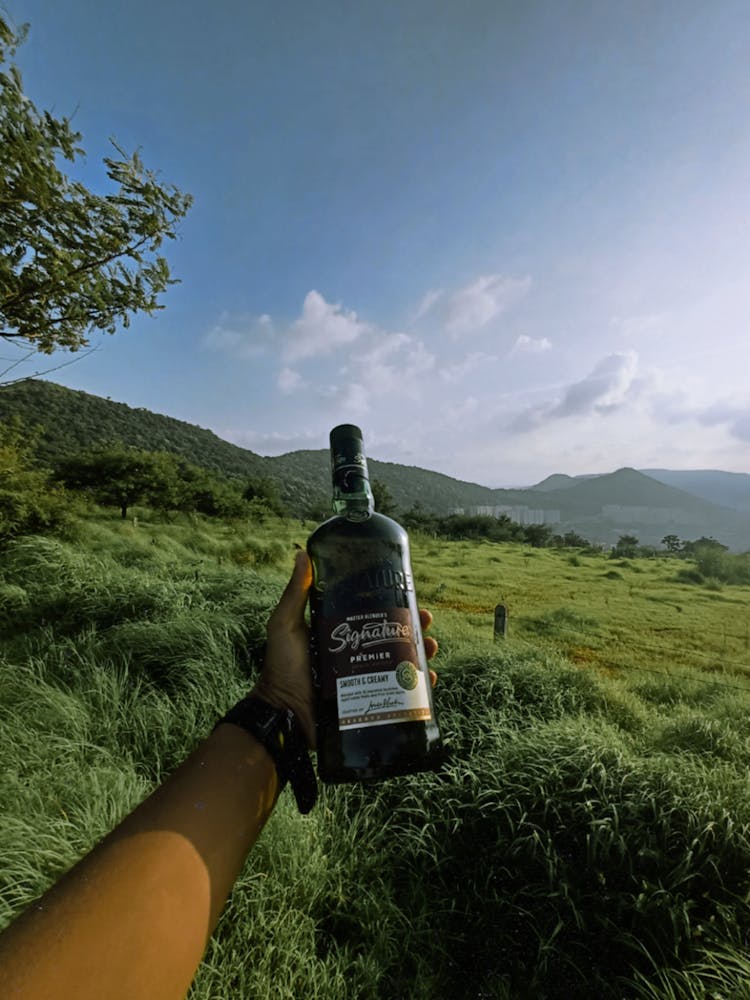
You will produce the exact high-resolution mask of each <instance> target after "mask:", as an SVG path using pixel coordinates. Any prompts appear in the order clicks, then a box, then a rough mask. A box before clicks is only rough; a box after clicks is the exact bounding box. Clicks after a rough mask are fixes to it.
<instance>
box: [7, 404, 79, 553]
mask: <svg viewBox="0 0 750 1000" xmlns="http://www.w3.org/2000/svg"><path fill="white" fill-rule="evenodd" d="M35 435H36V431H35V430H33V431H32V432H31V433H30V432H29V428H28V427H26V426H24V424H23V422H22V421H21V419H20V418H19V417H12V418H11V419H10V420H4V421H2V422H0V545H2V544H3V543H4V542H7V541H8V540H9V539H11V538H15V537H16V536H18V535H27V534H39V533H42V532H47V531H54V530H57V529H58V528H62V527H64V526H65V525H66V524H67V523H68V520H69V518H70V507H71V500H72V498H71V497H70V495H67V494H66V493H65V491H64V490H63V489H62V488H61V487H60V486H57V485H54V484H50V482H49V481H48V476H47V474H46V473H44V472H42V471H40V470H39V469H38V468H36V467H35V465H34V455H33V446H34V437H35Z"/></svg>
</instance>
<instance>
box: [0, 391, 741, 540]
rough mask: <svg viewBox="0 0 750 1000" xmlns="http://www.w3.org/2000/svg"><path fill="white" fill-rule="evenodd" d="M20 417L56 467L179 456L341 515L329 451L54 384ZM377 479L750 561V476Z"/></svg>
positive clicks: (435, 498) (19, 395) (409, 495)
mask: <svg viewBox="0 0 750 1000" xmlns="http://www.w3.org/2000/svg"><path fill="white" fill-rule="evenodd" d="M14 414H15V415H17V416H19V417H20V418H21V419H22V420H23V421H24V423H25V424H26V425H27V426H29V427H33V426H40V427H41V428H42V431H41V436H40V441H39V448H38V457H39V460H40V462H41V463H42V464H45V465H49V466H52V465H54V464H55V463H56V462H58V461H59V460H60V459H62V458H64V457H66V456H68V455H71V454H75V453H76V452H79V451H82V450H83V449H84V448H86V447H89V446H91V445H97V444H105V443H114V442H121V443H123V444H129V445H133V446H135V447H139V448H146V449H150V450H160V451H169V452H171V453H173V454H175V455H179V456H180V457H182V458H184V459H186V460H187V461H189V462H192V463H194V464H196V465H201V466H203V467H205V468H207V469H211V470H213V471H214V472H218V473H220V474H222V475H224V476H227V477H230V478H236V479H251V478H254V477H258V476H271V477H272V478H274V479H275V480H276V481H277V482H278V484H279V487H280V491H281V494H282V497H283V499H284V501H285V502H286V504H287V506H288V508H289V510H290V511H291V512H292V513H293V514H296V515H298V516H304V515H306V514H308V513H309V512H310V511H312V510H315V509H325V508H326V507H327V506H328V505H329V504H330V472H329V459H328V451H327V449H320V450H319V451H296V452H291V453H289V454H286V455H279V456H277V457H264V456H262V455H257V454H255V452H252V451H249V450H247V449H246V448H240V447H238V446H237V445H234V444H230V442H228V441H224V440H222V439H221V438H219V437H218V436H217V435H216V434H214V433H213V432H212V431H209V430H205V429H204V428H202V427H197V426H195V425H194V424H189V423H186V422H185V421H182V420H175V419H173V418H172V417H167V416H162V415H160V414H157V413H152V412H151V411H150V410H146V409H143V408H138V407H136V408H133V407H130V406H128V405H126V404H125V403H116V402H113V401H112V400H109V399H102V398H101V397H100V396H94V395H91V394H89V393H85V392H78V391H75V390H73V389H67V388H65V387H63V386H60V385H57V384H55V383H54V382H46V381H43V380H29V381H26V382H20V383H18V384H16V385H12V386H5V387H1V388H0V420H2V419H7V418H9V417H11V416H13V415H14ZM370 473H371V476H372V477H373V478H375V479H380V480H381V481H382V482H383V483H385V484H386V485H387V486H388V488H389V489H390V491H391V493H392V495H393V498H394V500H395V502H396V504H397V505H398V506H399V507H400V508H401V509H402V510H403V509H408V508H410V507H411V506H412V505H413V504H415V503H419V504H421V505H422V506H423V507H424V508H425V510H427V511H432V512H434V513H436V514H448V513H451V512H452V511H456V510H460V511H463V512H465V513H481V514H491V515H494V516H498V515H500V514H507V515H508V516H509V517H511V518H512V519H514V520H517V521H519V522H521V523H523V524H536V523H546V524H548V525H550V527H551V528H552V529H553V530H554V531H556V532H560V533H564V532H565V531H576V532H578V533H580V534H581V535H583V536H584V537H586V538H589V539H590V540H591V541H593V542H599V543H602V544H613V543H614V542H616V541H617V539H618V538H619V536H620V535H622V534H634V535H636V536H637V537H638V538H639V540H640V541H641V542H642V543H644V544H653V545H658V544H659V543H660V541H661V539H662V538H663V537H664V536H665V535H667V534H676V535H678V536H679V537H680V538H683V539H694V538H699V537H700V536H701V535H708V536H713V537H714V538H717V539H718V540H719V541H721V542H723V543H724V544H725V545H728V546H729V547H730V548H732V549H735V550H738V551H748V550H750V476H746V475H743V474H738V473H726V472H709V471H706V472H670V471H668V470H650V471H649V472H648V474H645V473H644V472H638V471H636V470H635V469H618V470H617V471H616V472H611V473H607V474H603V475H599V476H596V475H595V476H567V475H563V474H557V475H552V476H548V477H547V478H546V479H544V480H543V481H542V482H541V483H538V484H537V485H536V486H534V487H530V488H528V489H513V490H509V489H490V488H489V487H487V486H481V485H479V484H477V483H468V482H463V481H461V480H457V479H452V478H451V477H450V476H445V475H442V474H441V473H438V472H430V471H428V470H426V469H420V468H416V467H414V466H404V465H397V464H394V463H390V462H379V461H377V460H376V459H372V460H371V461H370ZM722 504H723V506H722Z"/></svg>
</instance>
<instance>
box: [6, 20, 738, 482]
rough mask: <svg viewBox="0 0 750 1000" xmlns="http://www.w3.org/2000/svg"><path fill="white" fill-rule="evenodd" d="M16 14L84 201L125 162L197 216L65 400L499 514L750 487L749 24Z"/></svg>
mask: <svg viewBox="0 0 750 1000" xmlns="http://www.w3.org/2000/svg"><path fill="white" fill-rule="evenodd" d="M5 4H6V9H7V11H8V12H9V13H10V15H11V16H12V18H13V20H14V21H15V22H16V23H17V24H18V23H22V22H25V21H28V22H29V23H30V25H31V32H30V37H29V40H28V41H27V43H26V44H25V45H24V46H23V48H22V49H21V50H20V53H19V62H20V65H21V67H22V70H23V74H24V81H25V86H26V90H27V92H28V93H29V94H30V95H31V96H32V97H33V99H34V100H35V101H36V103H37V105H38V106H39V107H45V108H50V109H52V110H54V111H55V112H56V113H57V114H59V115H63V114H72V115H74V124H75V126H76V127H77V128H78V129H79V130H80V131H81V132H82V133H83V143H82V144H83V146H84V148H85V149H86V152H87V159H86V163H85V164H83V165H82V166H81V168H80V172H81V175H82V176H83V178H84V179H85V180H86V182H87V183H88V184H90V186H92V187H95V188H96V189H98V190H101V189H103V188H104V186H105V178H104V171H103V168H102V166H101V158H102V156H104V155H107V154H108V153H109V147H108V137H110V136H114V137H115V138H116V139H117V141H118V142H119V143H120V144H121V145H123V146H124V147H125V148H127V149H133V148H136V147H139V148H140V150H141V154H142V157H143V159H144V161H145V163H146V165H147V166H149V167H151V168H153V169H158V170H159V171H160V172H161V175H162V177H163V179H164V180H165V181H169V182H172V183H175V184H177V185H178V186H179V187H181V188H182V189H183V190H186V191H189V192H191V193H192V194H193V196H194V198H195V204H194V207H193V209H192V210H191V212H190V214H189V216H188V217H187V219H186V220H185V221H184V222H183V224H182V225H181V228H180V239H179V241H178V242H177V243H176V244H174V245H172V246H170V247H169V258H170V263H171V265H172V269H173V272H174V275H175V276H176V277H178V278H179V279H180V280H181V284H179V285H176V286H174V287H173V288H172V289H171V290H170V291H169V292H168V294H167V296H166V297H165V299H164V304H165V306H166V308H165V310H164V311H162V312H161V313H159V314H158V315H157V316H156V317H155V318H148V317H144V318H136V319H135V320H134V321H133V323H132V325H131V327H130V328H129V329H127V330H123V331H119V332H118V333H116V334H115V335H114V336H113V337H109V336H106V335H100V334H96V333H94V334H93V335H92V338H91V343H92V345H96V346H97V347H98V350H97V351H95V352H94V353H93V354H91V355H90V356H88V357H86V358H84V359H83V360H81V361H80V362H77V363H75V364H73V365H70V366H69V367H66V368H64V369H61V370H59V371H56V372H54V373H52V374H51V375H50V376H49V377H50V378H53V379H54V380H55V381H59V382H62V383H63V384H65V385H69V386H71V387H72V388H76V389H83V390H85V391H87V392H92V393H96V394H97V395H101V396H110V397H111V398H112V399H116V400H120V401H123V402H126V403H129V404H130V405H131V406H146V407H148V408H149V409H152V410H155V411H157V412H161V413H166V414H169V415H170V416H175V417H179V418H180V419H183V420H188V421H190V422H192V423H197V424H199V425H201V426H203V427H209V428H211V429H212V430H214V431H215V432H216V433H218V434H219V435H221V436H222V437H225V438H227V439H229V440H232V441H235V442H236V443H238V444H241V445H243V446H245V447H248V448H251V449H253V450H254V451H258V452H260V453H262V454H277V453H280V452H283V451H289V450H292V449H295V448H321V447H326V445H327V435H328V430H329V429H330V427H332V426H333V425H334V424H336V423H339V422H344V421H347V422H348V421H351V422H355V423H359V424H360V425H361V426H362V428H363V430H364V431H365V436H366V443H367V446H368V451H369V453H370V454H371V455H372V456H373V457H375V458H380V459H383V460H388V461H396V462H402V463H405V464H416V465H421V466H423V467H426V468H432V469H436V470H438V471H441V472H445V473H447V474H449V475H453V476H456V477H458V478H462V479H469V480H473V481H476V482H481V483H485V484H487V485H491V486H499V485H524V484H531V483H533V482H536V481H539V480H540V479H542V478H544V477H545V476H547V475H549V474H551V473H553V472H566V473H569V474H571V475H575V474H581V473H590V472H607V471H611V470H613V469H615V468H618V467H621V466H623V465H632V466H635V467H638V468H646V467H655V466H660V467H667V468H723V469H728V470H733V471H750V468H749V466H748V460H747V455H748V445H750V388H749V387H748V374H747V370H748V367H749V363H750V338H749V337H748V332H749V331H748V316H749V315H750V282H749V281H748V275H749V274H750V230H749V228H748V219H750V184H749V183H748V177H750V9H748V6H747V4H746V2H745V0H717V2H715V3H706V2H693V0H663V2H659V3H653V2H650V0H649V2H640V0H631V2H628V3H619V2H614V0H613V2H607V0H586V2H583V0H580V2H575V0H555V2H543V0H540V2H532V3H527V2H520V0H519V2H502V0H493V2H484V0H476V2H468V3H466V4H456V3H453V2H450V3H449V2H443V0H431V2H423V0H401V2H398V3H396V2H390V0H378V2H377V3H367V4H365V3H361V4H350V3H345V2H343V0H340V2H332V0H320V2H318V3H314V4H310V3H301V2H296V0H294V2H288V3H284V2H279V0H276V2H274V3H271V2H268V3H266V2H263V3H261V2H252V0H251V2H247V0H246V2H243V3H240V2H236V0H223V2H220V3H216V4H214V5H207V4H198V3H197V2H194V0H179V2H178V0H150V2H149V3H146V2H145V0H129V2H128V3H127V4H124V3H117V4H115V3H111V2H107V0H96V2H94V0H65V2H60V0H55V2H52V0H5ZM4 353H7V352H4ZM64 360H66V358H64V357H60V358H59V359H58V358H57V356H56V357H54V358H53V360H52V362H51V363H53V364H54V363H58V362H59V361H64Z"/></svg>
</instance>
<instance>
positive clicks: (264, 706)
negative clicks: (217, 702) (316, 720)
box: [216, 694, 318, 813]
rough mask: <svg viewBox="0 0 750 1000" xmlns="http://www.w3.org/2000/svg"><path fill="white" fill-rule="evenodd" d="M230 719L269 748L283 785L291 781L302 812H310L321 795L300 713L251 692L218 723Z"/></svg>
mask: <svg viewBox="0 0 750 1000" xmlns="http://www.w3.org/2000/svg"><path fill="white" fill-rule="evenodd" d="M226 722H228V723H230V724H231V725H233V726H240V727H241V728H242V729H246V730H247V732H249V733H251V734H252V735H253V736H254V737H255V739H256V740H257V741H258V742H259V743H260V744H261V745H262V746H264V747H265V748H266V750H267V751H268V753H269V754H270V756H271V759H272V760H273V762H274V764H275V765H276V772H277V774H278V776H279V785H280V787H281V788H282V789H283V787H284V785H285V784H286V783H287V781H288V782H289V784H290V785H291V786H292V791H293V792H294V797H295V799H296V800H297V808H298V809H299V811H300V812H301V813H309V812H310V810H311V809H312V807H313V806H314V805H315V803H316V801H317V798H318V783H317V781H316V779H315V772H314V771H313V767H312V763H311V761H310V755H309V753H308V751H307V741H306V740H305V734H304V733H303V732H302V727H301V726H300V724H299V722H298V721H297V717H296V715H295V714H294V712H292V710H291V709H289V708H275V707H274V706H273V705H269V704H268V702H267V701H263V699H262V698H259V697H258V696H257V695H253V694H249V695H248V696H247V697H246V698H243V699H242V701H238V702H237V704H236V705H235V706H234V708H230V709H229V711H228V712H227V714H226V715H225V716H224V718H223V719H220V720H219V721H218V722H217V723H216V725H217V726H220V725H222V724H223V723H226Z"/></svg>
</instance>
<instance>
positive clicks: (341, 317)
mask: <svg viewBox="0 0 750 1000" xmlns="http://www.w3.org/2000/svg"><path fill="white" fill-rule="evenodd" d="M371 329H372V328H371V327H370V325H369V324H367V323H363V322H362V321H361V320H360V319H359V317H358V316H357V314H356V313H355V312H353V311H348V310H345V309H344V308H343V307H342V305H341V304H340V303H332V302H326V300H325V299H324V298H323V296H322V295H321V294H320V292H316V291H315V290H313V291H310V292H308V293H307V295H306V296H305V301H304V304H303V306H302V315H301V316H300V317H299V318H298V319H296V320H295V321H294V322H293V323H292V324H291V326H290V327H289V328H288V330H287V331H286V333H285V341H286V343H285V345H284V350H283V356H284V359H285V360H286V361H302V360H304V359H305V358H312V357H315V356H317V355H320V354H328V353H330V352H331V351H333V350H334V349H336V348H340V347H343V346H344V345H347V344H352V343H354V341H356V340H358V339H359V338H360V337H361V336H362V335H363V334H366V333H369V332H370V331H371Z"/></svg>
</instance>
